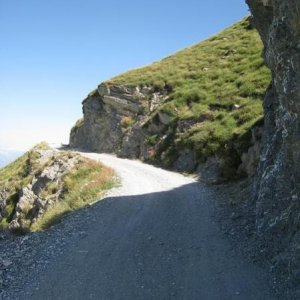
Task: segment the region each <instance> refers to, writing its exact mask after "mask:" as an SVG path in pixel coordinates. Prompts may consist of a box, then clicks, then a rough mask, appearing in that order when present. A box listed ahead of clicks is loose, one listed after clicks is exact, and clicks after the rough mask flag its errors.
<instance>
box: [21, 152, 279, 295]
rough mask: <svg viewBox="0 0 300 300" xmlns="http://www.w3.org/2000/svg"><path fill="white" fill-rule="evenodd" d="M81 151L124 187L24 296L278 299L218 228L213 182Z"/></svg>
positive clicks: (99, 206) (92, 211)
mask: <svg viewBox="0 0 300 300" xmlns="http://www.w3.org/2000/svg"><path fill="white" fill-rule="evenodd" d="M83 155H85V156H88V157H90V158H93V159H96V160H100V161H101V162H103V163H104V164H106V165H107V166H110V167H112V168H114V169H115V170H116V171H117V173H118V174H119V176H120V177H121V180H122V186H121V187H119V188H116V189H114V190H113V191H111V192H110V193H109V195H107V197H106V198H105V199H103V200H102V201H100V202H98V203H96V204H95V205H93V206H91V207H90V208H89V209H88V212H86V214H88V217H87V218H86V223H87V222H88V224H86V230H85V232H84V234H80V233H79V234H78V238H77V239H76V240H75V242H72V243H70V244H69V245H68V243H67V244H66V245H65V247H64V250H63V252H62V253H61V254H60V255H58V256H57V258H56V259H55V261H53V262H51V263H50V264H48V266H47V267H46V268H45V270H44V271H43V273H42V275H41V276H40V277H38V278H35V288H33V287H32V286H31V284H30V283H28V284H27V285H26V288H25V289H24V290H23V291H22V296H20V299H31V300H34V299H38V300H40V299H43V300H47V299H49V300H50V299H51V300H52V299H56V300H59V299H70V300H71V299H72V300H76V299H104V300H106V299H107V300H110V299H120V300H126V299H130V300H133V299H155V300H156V299H187V300H193V299H195V300H196V299H204V300H206V299H209V300H210V299H220V300H221V299H222V300H225V299H256V300H257V299H264V300H266V299H276V297H275V296H274V295H272V294H271V290H270V287H269V286H268V280H267V275H265V273H264V272H263V270H261V269H260V268H258V267H256V266H253V265H252V264H250V263H248V262H246V261H245V260H244V259H243V258H242V257H241V256H240V255H239V254H238V253H236V252H235V250H234V249H233V247H232V245H230V244H229V242H228V241H227V240H226V239H225V237H224V236H223V234H222V233H221V232H220V231H219V228H218V224H217V223H216V222H215V221H214V218H213V216H212V214H213V212H214V206H213V204H212V200H213V199H212V198H211V195H210V191H209V188H208V187H206V186H205V185H202V184H200V183H198V182H196V181H195V180H194V179H192V178H188V177H184V176H182V175H180V174H177V173H172V172H168V171H165V170H162V169H159V168H155V167H153V166H149V165H146V164H143V163H141V162H138V161H130V160H126V159H119V158H116V157H114V156H110V155H106V154H86V153H83ZM75 214H77V212H76V213H75ZM78 214H80V212H78ZM82 222H84V220H82Z"/></svg>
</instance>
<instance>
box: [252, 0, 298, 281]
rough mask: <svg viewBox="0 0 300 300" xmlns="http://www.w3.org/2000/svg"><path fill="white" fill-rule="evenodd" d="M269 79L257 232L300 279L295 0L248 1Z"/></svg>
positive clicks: (257, 188) (281, 262)
mask: <svg viewBox="0 0 300 300" xmlns="http://www.w3.org/2000/svg"><path fill="white" fill-rule="evenodd" d="M247 3H248V4H249V6H250V8H251V12H252V14H253V16H254V25H255V27H256V28H257V29H258V31H259V33H260V35H261V38H262V41H263V43H264V46H265V50H264V58H265V61H266V64H267V66H268V67H269V68H270V69H271V71H272V77H273V78H272V84H271V86H270V87H269V89H268V91H267V95H266V98H265V101H264V111H265V126H264V131H263V138H262V141H263V142H262V152H261V158H260V166H259V174H258V176H257V184H256V188H255V193H256V197H255V200H256V208H257V231H258V234H259V236H260V237H261V238H262V239H263V240H264V242H265V245H266V247H267V248H268V250H269V251H271V252H272V253H273V256H275V257H276V261H277V263H278V265H281V266H284V268H286V269H287V270H288V272H289V274H292V275H294V276H295V277H297V279H298V280H300V251H299V249H300V230H299V227H300V151H299V149H300V2H299V1H298V0H247Z"/></svg>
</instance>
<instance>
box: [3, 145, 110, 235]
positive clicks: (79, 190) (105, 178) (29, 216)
mask: <svg viewBox="0 0 300 300" xmlns="http://www.w3.org/2000/svg"><path fill="white" fill-rule="evenodd" d="M113 178H114V173H113V171H112V170H111V169H109V168H106V167H104V166H102V165H101V164H99V163H96V162H93V161H91V160H88V159H86V158H84V157H82V156H80V155H79V154H77V153H72V152H66V151H58V150H57V149H52V148H50V147H49V146H48V145H46V144H40V145H37V146H36V147H34V148H33V149H31V150H30V151H28V152H27V153H25V154H24V155H23V156H21V157H20V158H19V159H17V160H16V161H15V162H13V163H11V164H10V165H8V166H6V167H5V168H3V169H0V229H10V230H13V231H18V232H27V231H29V230H39V229H43V228H44V227H47V226H46V225H50V223H51V222H52V221H53V220H55V219H57V218H58V217H59V216H60V215H63V214H64V213H66V212H68V211H71V210H73V209H76V208H80V207H81V206H84V205H85V204H87V203H88V202H91V201H95V200H96V199H97V197H99V196H100V193H101V192H103V191H105V190H107V189H108V188H110V187H111V186H113V184H114V179H113ZM96 183H97V185H95V184H96Z"/></svg>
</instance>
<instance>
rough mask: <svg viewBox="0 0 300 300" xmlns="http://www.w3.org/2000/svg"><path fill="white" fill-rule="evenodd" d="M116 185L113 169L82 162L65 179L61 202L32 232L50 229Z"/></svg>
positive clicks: (34, 226)
mask: <svg viewBox="0 0 300 300" xmlns="http://www.w3.org/2000/svg"><path fill="white" fill-rule="evenodd" d="M115 184H116V179H115V176H114V172H113V170H112V169H110V168H107V167H105V166H103V165H102V164H100V163H98V162H95V161H92V160H89V159H84V160H82V161H81V162H80V163H79V164H78V165H76V167H75V168H73V170H72V171H71V172H70V173H69V174H67V175H66V176H65V177H64V178H63V188H64V190H65V193H64V196H63V197H62V199H61V201H59V202H58V203H56V204H55V205H54V206H53V207H52V208H51V209H50V210H48V211H46V212H45V214H44V215H43V216H42V217H41V218H40V219H38V221H37V222H36V223H35V224H33V226H32V230H33V231H37V230H41V229H46V228H48V227H49V226H50V225H52V224H53V223H55V222H57V220H59V219H60V218H61V217H62V216H63V215H65V214H66V213H68V212H71V211H73V210H77V209H79V208H82V207H84V206H86V205H87V204H89V203H91V202H94V201H96V200H97V199H100V198H101V196H102V195H103V194H104V193H105V192H106V191H107V190H109V189H111V188H112V187H113V186H114V185H115ZM52 187H53V185H52ZM54 188H55V187H54Z"/></svg>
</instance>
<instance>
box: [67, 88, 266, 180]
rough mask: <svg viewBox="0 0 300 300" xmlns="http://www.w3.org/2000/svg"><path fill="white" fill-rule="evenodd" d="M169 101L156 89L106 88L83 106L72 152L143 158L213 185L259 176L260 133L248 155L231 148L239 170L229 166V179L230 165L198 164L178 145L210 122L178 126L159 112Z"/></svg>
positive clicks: (220, 161) (192, 152)
mask: <svg viewBox="0 0 300 300" xmlns="http://www.w3.org/2000/svg"><path fill="white" fill-rule="evenodd" d="M168 98H169V91H168V90H167V89H165V90H164V89H162V90H160V91H159V92H158V91H155V88H153V87H152V88H151V87H143V88H140V87H138V86H137V87H131V86H126V85H109V84H107V83H101V84H100V85H99V87H98V89H97V90H95V91H93V92H92V93H90V94H89V95H88V97H87V98H86V99H85V100H84V101H83V103H82V104H83V115H84V118H83V119H82V120H79V121H78V122H77V124H76V125H75V126H74V127H73V128H72V130H71V133H70V147H71V148H79V149H84V150H87V151H94V152H107V153H115V154H117V155H118V156H120V157H127V158H139V159H141V160H144V161H147V162H150V163H154V164H159V165H161V166H163V167H167V168H172V169H175V170H178V171H180V172H193V171H196V172H197V173H198V174H199V177H200V178H201V179H202V180H204V181H209V182H211V181H219V180H224V178H228V177H232V176H253V175H254V174H255V172H256V167H257V162H258V157H259V149H260V135H258V134H256V135H255V134H254V132H257V131H259V130H260V129H259V128H257V127H254V128H253V129H252V138H250V139H247V140H248V142H247V143H248V147H246V149H245V150H246V152H243V151H240V150H236V149H238V148H239V147H238V146H236V145H232V146H231V147H232V148H233V149H234V150H233V151H235V152H236V153H237V154H236V155H237V156H238V158H237V161H238V164H236V165H235V166H234V167H232V166H230V167H229V168H231V169H234V170H232V171H231V172H230V174H226V175H225V176H224V175H223V173H226V172H227V171H226V170H227V169H228V163H227V161H226V160H225V159H223V158H221V157H219V156H218V155H215V156H214V158H213V157H212V158H210V159H209V160H208V161H207V162H206V163H202V162H200V163H199V159H197V154H196V151H195V149H193V148H181V147H180V146H178V145H176V143H175V140H176V136H178V135H179V134H182V133H184V132H186V131H187V130H189V129H190V128H191V127H192V126H196V125H199V124H201V123H202V122H205V121H207V118H209V117H210V116H209V115H208V116H202V117H201V118H199V119H197V120H183V121H179V122H177V120H174V116H171V115H169V114H168V113H166V112H164V111H162V110H160V109H159V108H160V107H161V106H162V105H163V104H164V102H165V101H168ZM250 135H251V133H250ZM212 161H214V162H217V163H213V164H212V163H211V162H212ZM224 170H225V171H224ZM227 173H228V172H227ZM208 174H209V175H208Z"/></svg>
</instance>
